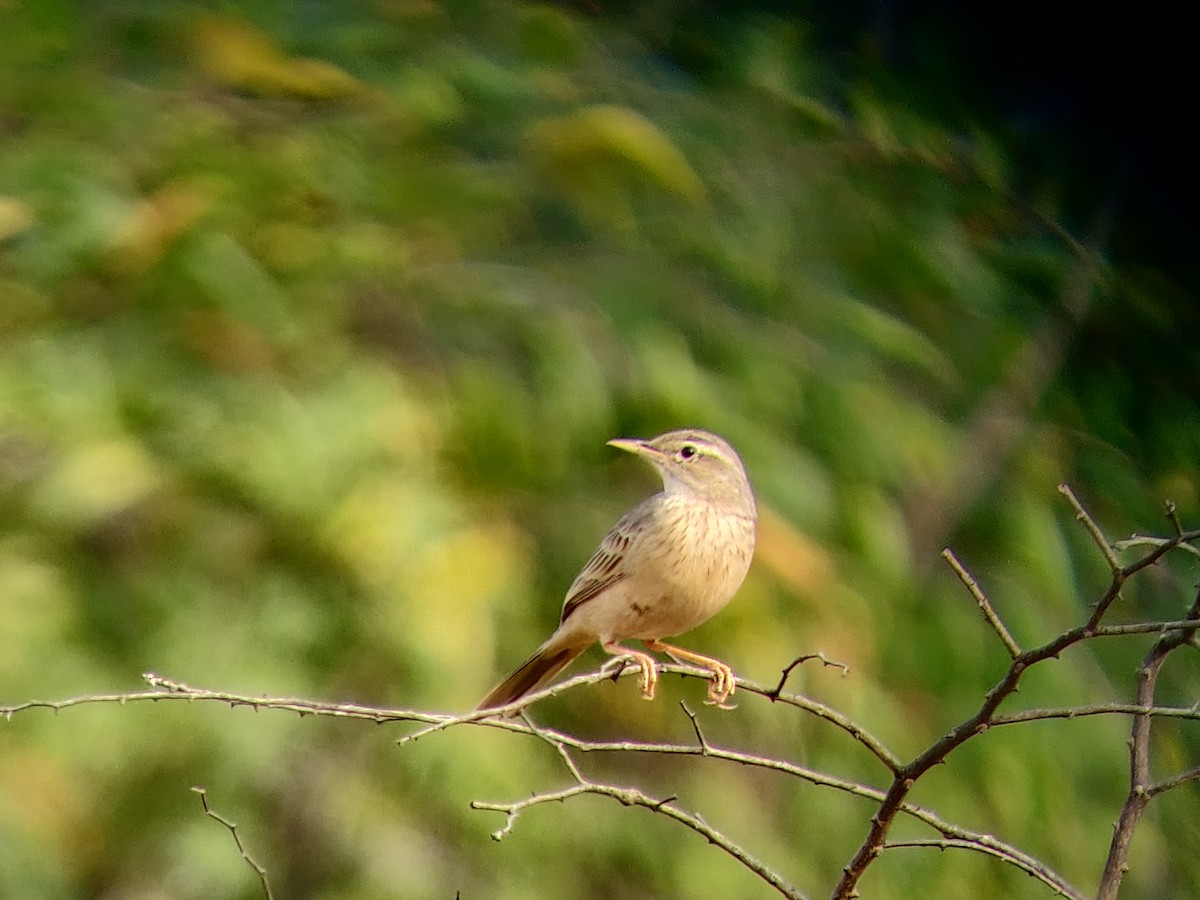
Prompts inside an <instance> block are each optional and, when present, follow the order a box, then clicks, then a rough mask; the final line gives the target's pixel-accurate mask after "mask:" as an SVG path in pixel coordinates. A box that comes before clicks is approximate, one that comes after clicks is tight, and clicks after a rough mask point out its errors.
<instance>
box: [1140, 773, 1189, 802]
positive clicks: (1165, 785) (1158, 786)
mask: <svg viewBox="0 0 1200 900" xmlns="http://www.w3.org/2000/svg"><path fill="white" fill-rule="evenodd" d="M1193 781H1200V766H1196V767H1195V768H1192V769H1188V770H1187V771H1186V772H1180V773H1179V774H1178V775H1175V776H1172V777H1171V778H1164V779H1163V780H1162V781H1157V782H1155V783H1154V784H1152V785H1150V786H1149V787H1148V788H1146V796H1147V797H1157V796H1158V795H1159V794H1165V793H1166V792H1167V791H1171V790H1174V789H1175V788H1177V787H1182V786H1183V785H1185V784H1191V783H1192V782H1193Z"/></svg>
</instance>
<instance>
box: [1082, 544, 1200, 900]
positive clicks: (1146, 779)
mask: <svg viewBox="0 0 1200 900" xmlns="http://www.w3.org/2000/svg"><path fill="white" fill-rule="evenodd" d="M1177 537H1178V535H1177ZM1188 618H1189V619H1195V618H1200V592H1197V594H1196V599H1195V600H1194V601H1193V603H1192V608H1191V610H1189V612H1188ZM1195 633H1196V630H1195V629H1190V628H1189V629H1180V630H1178V631H1172V632H1169V633H1167V634H1164V635H1163V636H1162V637H1160V638H1159V639H1158V640H1157V641H1156V642H1155V644H1154V646H1153V647H1151V648H1150V652H1149V653H1147V654H1146V658H1145V659H1144V660H1143V661H1142V667H1141V668H1140V669H1138V672H1137V692H1136V701H1135V702H1136V703H1137V705H1138V706H1143V707H1151V706H1153V705H1154V690H1155V687H1156V686H1157V684H1158V675H1159V673H1160V672H1161V671H1162V667H1163V664H1164V663H1165V662H1166V661H1167V657H1168V656H1170V655H1171V653H1172V652H1173V651H1174V650H1176V649H1178V648H1179V647H1182V646H1183V645H1184V644H1185V643H1187V642H1188V641H1189V640H1190V639H1191V638H1192V636H1193V635H1194V634H1195ZM1153 721H1154V719H1153V717H1152V716H1150V715H1147V714H1145V713H1141V714H1138V715H1135V716H1134V717H1133V733H1132V734H1131V736H1130V738H1129V794H1128V795H1127V796H1126V798H1125V805H1124V806H1123V807H1122V809H1121V814H1120V816H1118V817H1117V824H1116V826H1115V827H1114V828H1113V837H1112V843H1111V844H1109V848H1108V859H1107V860H1106V861H1105V863H1104V873H1103V875H1101V877H1100V888H1099V890H1098V891H1097V892H1096V900H1116V897H1117V894H1118V892H1119V891H1120V890H1121V881H1122V879H1123V878H1124V876H1125V872H1126V870H1127V869H1128V868H1129V864H1128V860H1129V848H1130V845H1131V844H1132V843H1133V833H1134V831H1135V830H1136V828H1137V826H1138V823H1139V822H1140V821H1141V818H1142V813H1143V812H1145V810H1146V805H1147V804H1148V803H1149V802H1150V799H1151V797H1153V796H1154V794H1155V793H1162V792H1163V791H1165V790H1169V789H1170V788H1172V787H1176V786H1177V785H1178V784H1185V783H1187V782H1188V781H1192V780H1194V779H1195V778H1200V775H1195V776H1194V777H1193V772H1195V771H1196V770H1195V769H1193V770H1191V771H1189V772H1185V773H1183V774H1182V775H1180V776H1177V777H1176V778H1174V779H1168V780H1167V781H1163V782H1159V783H1158V784H1157V785H1156V784H1154V783H1153V782H1152V781H1151V780H1150V728H1151V724H1152V722H1153Z"/></svg>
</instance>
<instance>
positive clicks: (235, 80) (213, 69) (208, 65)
mask: <svg viewBox="0 0 1200 900" xmlns="http://www.w3.org/2000/svg"><path fill="white" fill-rule="evenodd" d="M192 46H193V52H194V54H195V56H196V61H197V63H198V64H199V66H200V68H201V69H202V70H203V71H204V72H205V74H206V75H208V77H209V78H211V79H212V80H213V81H215V82H217V83H218V84H221V85H224V86H225V87H230V88H234V89H236V90H241V91H247V92H248V93H252V94H261V95H263V96H282V97H299V98H301V99H305V100H328V99H332V98H335V97H342V96H345V95H347V94H352V93H356V92H357V91H359V90H360V89H361V84H360V82H359V81H358V80H357V79H356V78H354V76H352V75H350V74H349V73H347V72H346V71H345V70H343V69H340V68H338V67H337V66H335V65H333V63H329V62H325V61H324V60H319V59H310V58H306V57H296V56H289V55H287V54H286V53H284V52H283V51H282V50H280V49H278V48H277V47H276V46H275V45H274V44H272V43H271V39H270V37H269V36H268V35H267V34H265V33H264V32H262V31H259V30H258V29H257V28H255V27H254V26H253V25H251V24H250V23H248V22H246V21H244V20H242V19H238V18H234V17H233V16H223V15H211V16H204V17H202V18H200V19H199V20H197V22H196V25H195V26H194V28H193V33H192Z"/></svg>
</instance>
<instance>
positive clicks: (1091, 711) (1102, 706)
mask: <svg viewBox="0 0 1200 900" xmlns="http://www.w3.org/2000/svg"><path fill="white" fill-rule="evenodd" d="M1114 715H1115V716H1154V717H1157V718H1167V719H1193V720H1196V721H1200V708H1198V707H1195V706H1190V707H1182V706H1138V705H1137V704H1136V703H1096V704H1092V705H1090V706H1063V707H1051V708H1048V709H1026V710H1022V711H1021V712H1013V713H1005V714H1003V715H995V716H992V718H991V720H990V721H989V722H988V727H989V728H997V727H999V726H1001V725H1020V724H1021V723H1023V722H1038V721H1042V720H1044V719H1083V718H1087V717H1088V716H1114Z"/></svg>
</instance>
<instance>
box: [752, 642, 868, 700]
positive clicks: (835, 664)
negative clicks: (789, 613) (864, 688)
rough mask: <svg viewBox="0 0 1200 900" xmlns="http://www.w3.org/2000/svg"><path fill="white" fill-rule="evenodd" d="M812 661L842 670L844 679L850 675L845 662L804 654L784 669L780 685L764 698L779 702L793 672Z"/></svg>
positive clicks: (818, 654)
mask: <svg viewBox="0 0 1200 900" xmlns="http://www.w3.org/2000/svg"><path fill="white" fill-rule="evenodd" d="M810 659H819V660H820V661H821V665H823V666H825V668H827V669H841V670H842V677H845V676H846V675H849V674H850V667H849V666H848V665H846V663H844V662H837V661H836V660H832V659H829V658H827V657H826V656H825V654H824V653H804V654H802V655H800V656H797V657H796V658H795V659H793V660H792V661H791V662H790V663H788V664H787V665H786V666H784V667H783V672H782V673H780V676H779V683H778V684H777V685H775V687H774V688H773V689H772V690H770V691H767V692H766V694H765V695H764V696H766V697H767V698H768V699H770V700H778V699H779V695H780V694H781V693H782V692H783V686H784V685H785V684H787V680H788V679H789V678H790V677H791V675H792V672H794V671H795V670H796V667H797V666H800V665H803V664H804V663H806V662H808V661H809V660H810Z"/></svg>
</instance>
